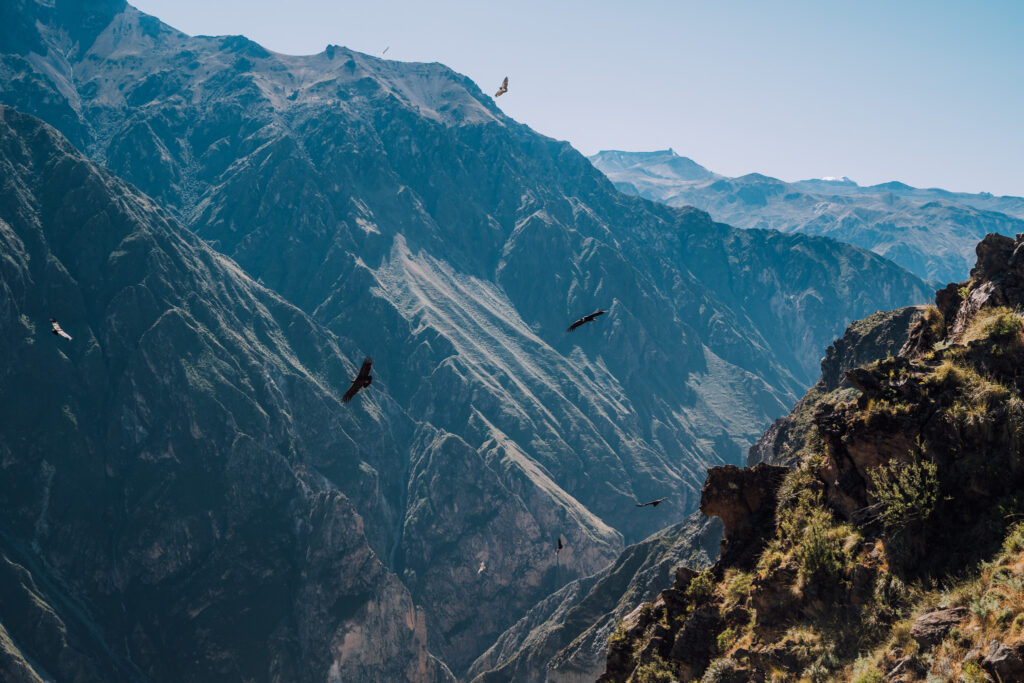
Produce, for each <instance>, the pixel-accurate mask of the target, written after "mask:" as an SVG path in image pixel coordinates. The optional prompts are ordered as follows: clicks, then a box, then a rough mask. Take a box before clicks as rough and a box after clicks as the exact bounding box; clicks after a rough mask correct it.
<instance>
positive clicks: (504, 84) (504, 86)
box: [494, 76, 508, 97]
mask: <svg viewBox="0 0 1024 683" xmlns="http://www.w3.org/2000/svg"><path fill="white" fill-rule="evenodd" d="M507 92H508V76H505V80H503V81H502V82H501V87H500V88H498V92H496V93H494V96H495V97H501V96H502V95H504V94H505V93H507Z"/></svg>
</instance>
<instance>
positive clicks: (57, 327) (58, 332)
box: [50, 318, 71, 341]
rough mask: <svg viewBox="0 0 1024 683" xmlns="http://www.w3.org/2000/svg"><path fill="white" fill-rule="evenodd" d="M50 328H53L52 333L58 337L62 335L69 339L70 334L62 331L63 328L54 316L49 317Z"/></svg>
mask: <svg viewBox="0 0 1024 683" xmlns="http://www.w3.org/2000/svg"><path fill="white" fill-rule="evenodd" d="M50 328H51V329H52V330H53V333H54V334H55V335H57V336H58V337H63V338H64V339H67V340H68V341H71V335H70V334H68V333H67V332H65V331H64V329H63V328H62V327H61V326H60V323H59V322H57V319H56V318H50Z"/></svg>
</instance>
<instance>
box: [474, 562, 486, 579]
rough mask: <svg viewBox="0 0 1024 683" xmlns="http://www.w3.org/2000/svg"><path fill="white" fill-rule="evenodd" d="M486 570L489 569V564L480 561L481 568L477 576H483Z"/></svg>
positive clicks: (477, 571)
mask: <svg viewBox="0 0 1024 683" xmlns="http://www.w3.org/2000/svg"><path fill="white" fill-rule="evenodd" d="M486 569H487V563H486V562H484V561H483V560H480V568H479V569H477V570H476V574H477V576H479V575H481V574H483V573H484V571H486Z"/></svg>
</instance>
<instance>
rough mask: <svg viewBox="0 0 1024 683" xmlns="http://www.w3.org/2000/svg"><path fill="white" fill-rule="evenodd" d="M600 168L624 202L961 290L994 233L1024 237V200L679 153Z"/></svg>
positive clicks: (618, 159) (615, 160) (634, 157)
mask: <svg viewBox="0 0 1024 683" xmlns="http://www.w3.org/2000/svg"><path fill="white" fill-rule="evenodd" d="M591 161H592V162H593V163H594V165H595V166H596V167H597V168H598V169H600V170H601V171H603V172H604V173H605V174H606V175H607V176H608V178H609V179H611V180H612V181H613V182H614V183H615V185H616V187H618V188H619V189H620V190H623V191H624V192H628V193H631V194H636V195H639V196H641V197H645V198H647V199H654V200H656V201H660V202H664V203H666V204H668V205H670V206H695V207H697V208H698V209H703V210H704V211H707V212H708V213H710V214H711V216H712V217H713V218H715V220H720V221H723V222H726V223H729V224H730V225H735V226H737V227H741V228H771V229H775V230H781V231H783V232H800V233H804V234H808V235H824V236H828V237H832V238H834V239H837V240H840V241H843V242H849V243H850V244H855V245H857V246H859V247H863V248H865V249H870V250H871V251H873V252H875V253H877V254H881V255H882V256H885V257H886V258H888V259H891V260H892V261H895V262H896V263H898V264H900V265H901V266H903V267H904V268H906V269H907V270H909V271H911V272H913V273H915V274H917V275H919V276H920V277H922V278H925V279H927V280H931V281H933V282H938V283H946V282H950V281H955V280H960V279H962V278H963V277H964V276H965V275H966V274H967V271H968V269H969V268H970V267H971V264H972V263H973V258H974V245H975V244H977V242H978V240H980V239H981V238H982V237H984V236H985V235H986V234H988V233H998V234H1001V235H1008V236H1013V235H1016V234H1017V233H1020V232H1024V198H1021V197H993V196H992V195H987V194H979V195H971V194H966V193H954V192H947V191H945V190H937V189H934V190H922V189H918V188H914V187H910V186H909V185H904V184H902V183H883V184H881V185H874V186H871V187H860V186H859V185H857V184H856V183H854V182H853V181H851V180H848V179H846V180H842V181H829V180H822V181H814V180H810V181H802V182H798V183H785V182H783V181H781V180H777V179H775V178H770V177H768V176H764V175H761V174H759V173H751V174H749V175H745V176H741V177H739V178H727V177H724V176H720V175H718V174H715V173H712V172H710V171H708V170H707V169H705V168H704V167H702V166H700V165H699V164H696V163H694V162H693V161H691V160H690V159H687V158H685V157H680V156H678V155H676V154H675V153H674V152H673V151H672V150H666V151H661V152H618V151H606V152H599V153H598V154H596V155H594V156H593V157H591Z"/></svg>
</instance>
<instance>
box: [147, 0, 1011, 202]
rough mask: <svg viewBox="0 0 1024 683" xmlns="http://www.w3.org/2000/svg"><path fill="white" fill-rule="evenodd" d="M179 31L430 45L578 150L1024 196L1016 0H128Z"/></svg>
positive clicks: (308, 42) (731, 169)
mask: <svg viewBox="0 0 1024 683" xmlns="http://www.w3.org/2000/svg"><path fill="white" fill-rule="evenodd" d="M133 4H135V5H136V6H137V7H139V9H141V10H143V11H145V12H148V13H150V14H153V15H155V16H157V17H159V18H160V19H162V20H164V21H165V22H166V23H169V24H171V25H172V26H174V27H176V28H178V29H181V30H183V31H185V32H186V33H191V34H208V35H220V34H233V33H235V34H237V33H240V34H244V35H246V36H249V37H250V38H252V39H253V40H255V41H257V42H259V43H261V44H263V45H264V46H266V47H268V48H270V49H271V50H275V51H277V52H284V53H287V54H311V53H316V52H320V51H322V50H323V49H324V47H325V46H326V45H327V44H328V43H336V44H339V45H345V46H347V47H350V48H353V49H355V50H359V51H362V52H367V53H370V54H376V55H380V54H381V52H382V51H383V50H384V48H386V47H389V48H390V49H389V50H388V53H387V55H386V57H387V58H389V59H396V60H403V61H438V62H443V63H445V64H447V65H449V66H451V67H452V68H454V69H455V70H457V71H460V72H462V73H464V74H467V75H468V76H470V77H471V78H473V79H474V80H475V81H476V82H477V83H478V84H480V86H481V87H482V88H483V90H484V91H485V92H493V91H494V90H496V89H497V86H498V84H499V83H500V82H501V79H502V77H504V76H505V75H508V76H509V77H510V90H509V93H508V95H506V96H504V97H502V98H501V99H500V100H498V103H499V104H500V105H501V107H502V108H503V109H504V111H505V112H506V113H507V114H509V115H511V116H513V117H515V118H516V119H517V120H519V121H522V122H524V123H527V124H529V125H530V126H532V127H533V128H534V129H536V130H537V131H539V132H541V133H544V134H546V135H550V136H552V137H555V138H560V139H565V140H568V141H569V142H571V143H572V144H573V145H574V146H575V147H576V148H577V149H579V150H580V151H581V152H583V153H585V154H592V153H594V152H596V151H598V150H602V149H626V150H652V149H664V148H666V147H672V148H673V149H675V151H676V152H677V153H679V154H683V155H685V156H689V157H692V158H693V159H694V160H695V161H697V162H699V163H701V164H703V165H705V166H707V167H708V168H710V169H711V170H713V171H717V172H719V173H724V174H727V175H741V174H743V173H748V172H752V171H758V172H761V173H766V174H768V175H773V176H776V177H780V178H782V179H784V180H798V179H801V178H812V177H822V176H841V175H846V176H850V177H851V178H853V179H854V180H856V181H858V182H859V183H861V184H873V183H878V182H883V181H887V180H901V181H904V182H907V183H909V184H911V185H917V186H922V187H935V186H937V187H945V188H947V189H952V190H962V191H972V192H976V191H981V190H986V191H989V192H993V193H996V194H1015V195H1024V38H1022V36H1024V2H1020V1H1018V0H986V1H985V2H968V1H967V0H963V1H962V2H946V1H943V0H921V1H910V0H904V1H901V2H892V1H891V0H885V1H875V0H861V1H857V2H853V1H847V2H839V1H830V2H823V1H821V0H813V1H812V0H807V1H806V2H803V1H778V2H765V1H764V0H750V1H746V0H703V1H702V2H691V1H690V0H632V1H631V2H624V1H622V0H614V1H611V0H609V1H605V0H516V1H515V2H510V3H497V2H489V1H487V0H463V1H461V2H456V1H455V0H359V1H358V2H353V1H351V0H330V1H329V0H137V1H136V2H133Z"/></svg>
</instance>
